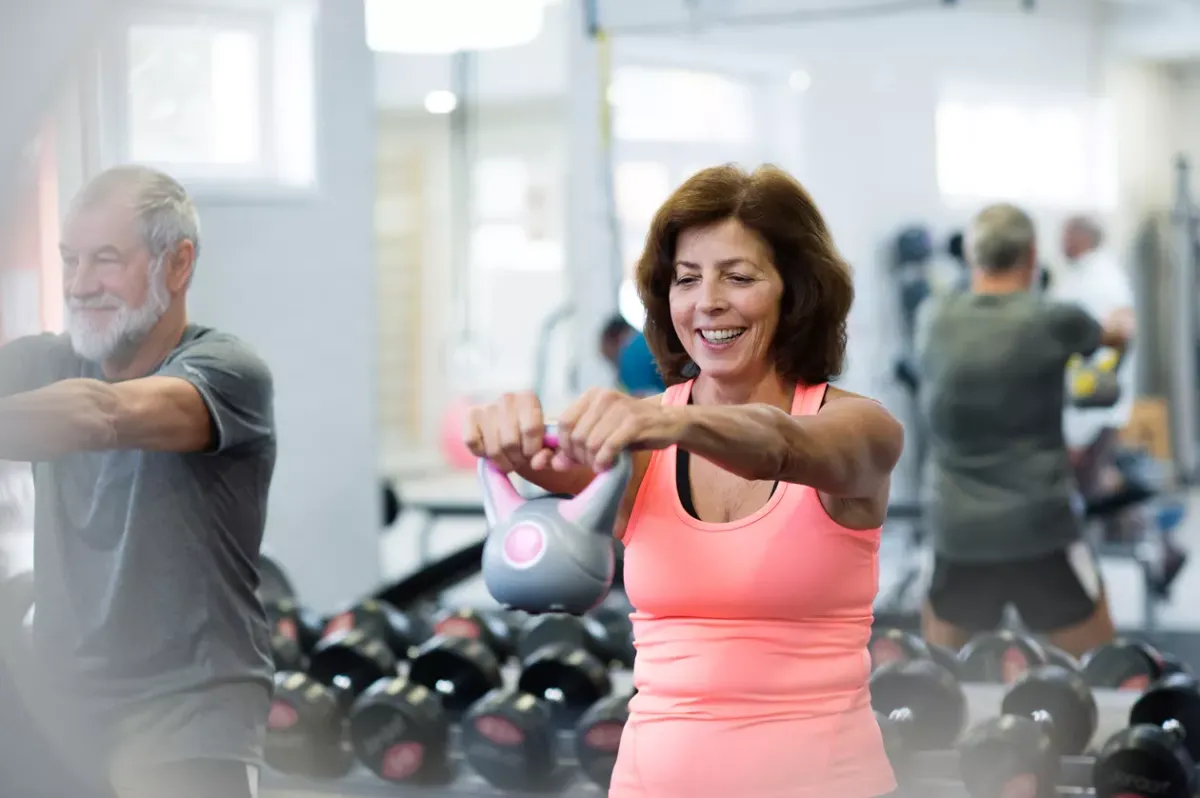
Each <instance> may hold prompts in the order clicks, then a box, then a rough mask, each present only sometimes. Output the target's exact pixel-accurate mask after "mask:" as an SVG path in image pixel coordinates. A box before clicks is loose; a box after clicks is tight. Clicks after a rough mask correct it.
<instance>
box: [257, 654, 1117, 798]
mask: <svg viewBox="0 0 1200 798" xmlns="http://www.w3.org/2000/svg"><path fill="white" fill-rule="evenodd" d="M622 675H623V676H624V674H622ZM615 681H620V680H615ZM615 686H617V687H620V686H621V685H620V684H618V685H615ZM963 691H964V692H965V694H966V696H967V707H968V711H967V716H968V717H969V718H970V722H971V723H972V724H974V723H976V722H978V721H981V720H984V719H986V718H990V717H994V716H996V715H998V714H999V713H1000V702H1001V701H1002V700H1003V697H1004V692H1005V689H1004V688H1003V687H1001V686H993V685H977V684H967V685H963ZM1093 695H1094V696H1095V698H1096V706H1097V709H1098V725H1097V731H1096V734H1095V736H1094V737H1093V744H1097V745H1098V744H1099V743H1101V742H1103V741H1104V740H1106V739H1108V738H1109V737H1110V736H1111V735H1112V734H1114V733H1116V732H1117V731H1119V730H1120V729H1122V728H1124V727H1125V726H1126V725H1127V723H1128V718H1129V709H1130V707H1131V705H1132V704H1133V701H1134V700H1135V699H1136V697H1137V693H1131V692H1118V691H1116V690H1095V691H1094V692H1093ZM450 750H451V751H452V752H455V753H454V754H453V755H452V758H453V759H455V760H456V761H461V754H459V753H458V752H460V751H461V747H460V746H459V745H458V743H457V733H454V734H453V735H452V739H451V746H450ZM559 751H560V754H561V756H560V759H559V761H560V762H561V763H562V765H563V767H564V769H565V770H575V766H574V760H575V748H574V741H573V739H572V735H571V734H570V733H569V732H563V733H562V734H560V735H559ZM1091 767H1092V760H1091V758H1089V757H1066V758H1064V759H1063V768H1062V775H1061V783H1062V785H1063V787H1062V789H1061V790H1060V794H1062V795H1086V794H1088V790H1089V785H1090V783H1091ZM463 770H467V769H466V768H464V769H463ZM902 772H907V773H908V774H911V775H910V776H909V778H907V779H905V782H906V784H905V786H904V787H903V788H902V789H901V790H900V791H899V792H898V793H897V795H896V796H895V798H910V796H911V798H970V796H968V795H967V793H966V791H965V789H964V788H963V785H962V782H961V781H960V780H959V778H958V761H957V758H956V755H955V754H954V752H952V751H938V752H931V753H928V754H919V755H917V756H916V757H915V758H914V760H913V761H912V762H911V763H910V764H909V766H908V768H907V770H906V771H902ZM547 794H548V793H544V792H543V793H522V792H502V791H500V790H497V789H495V788H493V787H491V786H490V785H488V784H487V783H485V782H484V781H483V780H482V779H479V778H478V777H476V776H475V775H474V774H469V775H464V776H463V777H462V778H461V779H460V780H459V781H457V782H455V783H453V784H451V785H448V786H439V787H410V786H397V785H393V784H388V783H386V782H384V781H382V780H380V779H378V778H376V777H375V776H374V775H373V774H371V773H370V772H369V771H367V770H366V769H365V768H355V769H354V770H353V771H352V772H351V773H350V774H349V775H347V776H344V777H342V778H340V779H334V780H316V779H312V778H306V777H301V776H288V775H283V774H280V773H276V772H274V771H271V770H268V771H266V772H265V773H264V774H263V778H262V783H261V791H260V796H261V798H315V797H316V796H320V797H321V798H544V796H546V795H547ZM551 794H553V795H557V796H565V797H566V798H598V797H599V796H603V795H605V791H604V790H603V789H602V788H600V787H597V786H595V785H593V784H590V783H587V782H586V781H585V780H584V779H583V777H582V776H577V777H574V778H573V780H571V781H569V782H568V783H567V784H566V785H565V786H564V787H563V788H562V789H561V790H559V791H556V792H554V793H551Z"/></svg>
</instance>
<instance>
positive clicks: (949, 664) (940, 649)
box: [925, 642, 962, 679]
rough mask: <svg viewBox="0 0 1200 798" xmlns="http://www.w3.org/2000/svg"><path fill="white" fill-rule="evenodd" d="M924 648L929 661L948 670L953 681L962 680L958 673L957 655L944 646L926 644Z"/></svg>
mask: <svg viewBox="0 0 1200 798" xmlns="http://www.w3.org/2000/svg"><path fill="white" fill-rule="evenodd" d="M925 646H926V647H927V648H928V649H929V657H930V659H932V660H933V661H934V662H936V663H937V664H938V665H941V666H942V667H943V668H945V669H946V670H948V671H949V672H950V674H951V675H952V676H953V677H954V678H955V679H961V678H962V674H961V673H959V663H958V655H957V654H955V653H954V652H953V651H951V650H950V649H948V648H946V647H945V646H939V645H938V644H937V643H929V642H926V643H925Z"/></svg>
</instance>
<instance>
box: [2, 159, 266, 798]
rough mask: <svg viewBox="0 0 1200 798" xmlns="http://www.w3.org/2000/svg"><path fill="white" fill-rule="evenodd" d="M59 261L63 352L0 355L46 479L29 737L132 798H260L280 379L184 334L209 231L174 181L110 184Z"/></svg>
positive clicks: (5, 424) (15, 348)
mask: <svg viewBox="0 0 1200 798" xmlns="http://www.w3.org/2000/svg"><path fill="white" fill-rule="evenodd" d="M60 248H61V253H62V263H63V284H64V292H65V301H66V317H67V330H68V332H67V333H66V334H65V335H53V334H43V335H36V336H30V337H26V338H20V339H17V340H15V341H13V342H11V343H9V344H7V345H5V346H4V347H2V348H0V459H7V460H20V461H27V462H31V463H33V464H34V478H35V492H36V512H35V518H34V528H35V531H34V547H35V556H36V568H35V572H34V583H35V584H34V593H35V601H36V607H37V611H36V613H35V615H34V621H33V629H32V635H33V656H34V665H35V667H36V673H37V675H38V677H39V679H40V680H44V683H41V682H39V684H38V685H37V687H38V688H40V689H39V690H38V691H37V693H38V696H37V700H34V701H32V702H31V703H30V707H29V708H30V710H31V712H30V714H31V715H32V716H33V722H30V723H24V724H23V725H24V726H26V727H28V729H27V731H28V732H29V733H33V734H36V733H37V731H39V730H44V731H45V732H46V737H47V740H48V742H49V743H50V745H49V746H48V747H49V748H50V749H51V751H50V752H49V756H51V757H57V759H58V761H59V762H63V763H67V762H69V763H71V764H73V765H76V766H77V767H78V768H80V769H81V771H83V772H82V773H81V774H80V775H81V776H83V777H84V779H85V780H87V781H96V782H97V783H98V784H100V785H102V786H103V787H104V788H105V789H108V788H111V789H113V790H114V791H115V792H116V794H117V795H118V796H120V797H121V798H129V797H132V796H147V798H149V796H154V797H155V798H161V796H168V795H169V796H172V797H173V798H250V796H253V795H255V794H256V791H257V778H258V766H259V764H260V761H261V757H262V734H263V731H264V728H265V724H266V719H267V713H268V710H269V705H270V696H271V686H272V671H273V668H272V664H271V659H270V654H269V647H268V635H267V622H266V617H265V613H264V610H263V606H262V604H261V602H260V601H259V600H258V598H257V596H256V593H255V591H256V589H257V587H258V569H257V562H258V556H259V545H260V543H261V540H262V534H263V527H264V523H265V518H266V510H267V493H268V489H269V486H270V482H271V477H272V473H273V470H274V465H275V448H276V444H275V430H274V422H273V401H274V399H273V388H272V380H271V374H270V371H269V369H268V368H267V366H266V364H265V363H263V361H262V360H261V359H260V358H259V357H258V356H256V355H255V354H254V353H253V352H252V351H251V350H250V349H249V348H248V347H247V346H246V345H245V344H243V343H242V342H240V341H239V340H237V339H236V338H234V337H233V336H231V335H227V334H225V333H221V332H218V331H216V330H213V329H210V328H207V327H202V326H199V325H195V324H191V323H190V322H189V321H188V314H187V302H186V297H187V291H188V288H189V286H190V285H191V281H192V275H193V273H194V271H195V268H196V259H197V256H198V254H199V250H200V230H199V220H198V217H197V213H196V208H195V206H194V205H193V204H192V201H191V200H190V199H189V197H188V196H187V194H186V192H185V191H184V189H183V188H182V186H180V185H179V183H177V182H176V181H175V180H174V179H172V178H171V177H169V176H168V175H165V174H162V173H161V172H157V171H153V170H151V169H146V168H141V167H118V168H115V169H112V170H109V171H107V172H104V173H103V174H101V175H99V176H97V177H96V178H95V179H94V180H92V181H91V182H90V183H89V184H88V185H87V186H85V187H84V188H83V190H82V191H81V192H80V194H79V195H78V196H77V197H76V198H75V199H74V201H73V203H72V205H71V207H70V209H69V211H68V214H67V217H66V219H65V221H64V225H63V234H62V241H61V246H60ZM5 715H6V717H5V721H6V724H9V725H11V724H12V722H13V721H12V719H13V718H14V717H18V715H16V713H15V712H14V711H13V709H12V708H9V709H8V710H6V711H5ZM2 754H3V752H2V751H0V755H2ZM8 764H9V769H10V770H12V769H14V768H17V767H22V766H24V767H26V768H37V769H42V770H45V771H46V772H47V775H48V776H53V775H54V770H55V765H54V763H53V762H47V761H41V762H28V761H23V762H17V763H8ZM6 772H7V771H6Z"/></svg>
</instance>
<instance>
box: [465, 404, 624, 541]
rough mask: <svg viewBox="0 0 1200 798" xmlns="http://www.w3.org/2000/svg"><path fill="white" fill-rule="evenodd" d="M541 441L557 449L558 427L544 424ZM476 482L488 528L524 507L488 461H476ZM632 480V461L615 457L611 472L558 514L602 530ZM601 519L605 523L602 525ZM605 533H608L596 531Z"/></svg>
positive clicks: (508, 481) (509, 482) (504, 477)
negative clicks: (593, 523) (477, 476)
mask: <svg viewBox="0 0 1200 798" xmlns="http://www.w3.org/2000/svg"><path fill="white" fill-rule="evenodd" d="M543 440H544V441H545V444H546V446H547V447H548V448H551V449H557V448H558V426H557V425H556V424H547V425H546V432H545V435H544V438H543ZM478 474H479V481H480V484H481V486H482V488H483V509H484V513H485V515H486V516H487V521H488V525H489V526H495V525H496V524H498V523H500V522H502V521H504V520H506V519H507V518H509V516H511V515H512V514H513V512H515V511H516V510H517V508H519V507H520V506H521V505H523V504H525V502H526V499H525V498H524V497H523V496H521V494H520V493H518V492H517V489H516V487H515V486H514V485H513V484H512V480H511V479H510V478H509V476H508V475H507V474H505V473H503V472H502V471H500V469H499V468H497V467H496V466H495V464H493V463H492V462H491V461H490V460H488V459H487V458H480V459H479V467H478ZM632 476H633V457H632V455H630V453H629V452H628V451H625V450H622V451H621V452H619V453H618V454H617V458H616V461H615V462H614V463H613V466H612V468H610V469H608V470H607V471H603V472H601V473H599V474H597V475H596V478H595V479H593V480H592V481H591V483H590V484H589V485H588V486H587V487H586V488H584V489H583V490H582V491H581V492H580V493H579V495H577V496H575V497H573V498H570V499H563V500H561V501H560V504H559V508H558V510H559V514H560V515H562V517H563V518H564V519H566V520H567V521H571V522H573V523H576V524H580V525H583V526H589V527H590V526H591V525H592V524H591V523H589V522H590V521H594V522H599V524H600V526H603V525H604V523H605V521H606V520H607V519H608V518H615V514H616V510H617V508H618V507H619V506H620V501H621V499H622V497H624V495H625V488H626V486H627V485H628V484H629V480H630V478H631V477H632ZM601 519H604V521H602V520H601ZM597 531H602V532H605V533H606V534H607V533H610V532H611V529H609V530H603V529H601V530H597Z"/></svg>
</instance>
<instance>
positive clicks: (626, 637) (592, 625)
mask: <svg viewBox="0 0 1200 798" xmlns="http://www.w3.org/2000/svg"><path fill="white" fill-rule="evenodd" d="M584 618H585V619H587V620H586V621H585V623H587V626H586V627H585V628H586V629H588V630H589V636H590V640H591V644H592V653H593V654H595V655H596V657H597V658H598V659H599V660H600V661H601V662H604V663H606V664H607V665H608V666H609V667H610V668H617V667H621V668H632V667H633V659H634V656H635V654H636V653H637V652H636V650H635V649H634V647H633V623H632V621H630V620H629V612H628V610H626V609H623V608H620V607H613V606H605V605H601V606H599V607H597V608H596V609H594V610H592V611H591V612H589V613H588V614H587V615H585V616H584Z"/></svg>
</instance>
